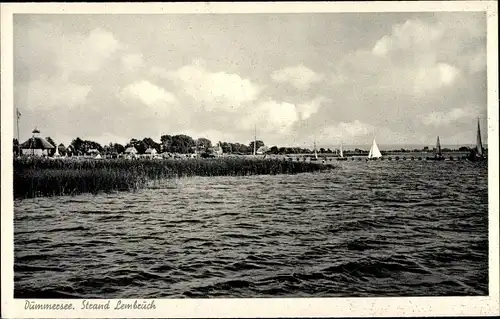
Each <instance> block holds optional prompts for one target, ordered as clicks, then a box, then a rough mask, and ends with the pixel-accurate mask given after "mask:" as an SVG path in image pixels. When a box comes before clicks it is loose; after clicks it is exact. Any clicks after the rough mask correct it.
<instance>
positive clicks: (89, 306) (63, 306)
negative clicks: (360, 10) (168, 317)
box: [24, 299, 156, 310]
mask: <svg viewBox="0 0 500 319" xmlns="http://www.w3.org/2000/svg"><path fill="white" fill-rule="evenodd" d="M24 309H26V310H75V309H76V307H75V304H74V303H73V302H70V303H58V302H50V303H48V302H37V301H31V300H26V301H25V303H24ZM79 309H81V310H151V309H156V305H155V301H154V300H142V301H139V300H132V301H130V300H121V299H118V300H113V301H111V300H108V301H99V300H86V299H84V300H82V301H81V304H80V307H79Z"/></svg>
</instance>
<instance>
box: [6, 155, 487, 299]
mask: <svg viewBox="0 0 500 319" xmlns="http://www.w3.org/2000/svg"><path fill="white" fill-rule="evenodd" d="M339 165H341V167H340V168H339V169H336V170H333V171H331V172H327V173H316V174H301V175H295V176H283V175H281V176H252V177H216V178H186V179H179V180H171V181H163V182H160V183H156V184H155V185H152V186H151V187H150V188H148V189H144V190H141V191H139V192H137V193H116V194H112V195H98V196H93V195H82V196H75V197H68V196H65V197H53V198H39V199H28V200H22V201H16V202H15V212H14V213H15V216H14V226H15V236H14V237H15V238H14V240H15V297H17V298H23V297H24V298H37V297H39V298H63V297H66V298H71V297H76V298H93V297H95V298H125V297H127V298H150V297H157V298H158V297H175V298H187V297H273V296H280V297H306V296H310V297H313V296H314V297H320V296H321V297H328V296H331V297H336V296H438V295H448V296H450V295H455V296H458V295H486V294H487V293H488V228H487V225H488V222H487V221H488V194H487V165H486V163H469V162H424V161H414V162H402V161H400V162H394V161H392V162H389V161H385V162H365V161H363V162H357V161H355V162H350V161H348V162H343V163H340V164H339Z"/></svg>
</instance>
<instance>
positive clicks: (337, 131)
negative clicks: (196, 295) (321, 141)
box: [322, 120, 375, 139]
mask: <svg viewBox="0 0 500 319" xmlns="http://www.w3.org/2000/svg"><path fill="white" fill-rule="evenodd" d="M374 132H375V127H374V126H373V125H370V124H367V123H363V122H361V121H359V120H355V121H352V122H340V123H338V124H336V125H330V126H327V127H325V128H324V129H323V131H322V136H323V137H325V138H326V137H328V138H331V137H342V138H345V139H352V138H357V137H360V136H365V135H368V134H373V133H374Z"/></svg>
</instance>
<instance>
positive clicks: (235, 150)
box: [13, 134, 470, 156]
mask: <svg viewBox="0 0 500 319" xmlns="http://www.w3.org/2000/svg"><path fill="white" fill-rule="evenodd" d="M46 140H47V141H48V142H49V143H51V144H52V145H54V146H56V145H57V148H58V151H59V154H61V155H68V156H72V155H85V154H87V153H88V152H89V151H90V150H97V151H99V152H100V153H101V154H121V153H123V152H124V151H125V150H126V149H127V148H128V147H131V146H132V147H134V148H135V149H136V150H137V153H138V154H145V152H146V150H147V149H149V148H152V149H155V150H156V151H157V152H158V153H164V152H167V153H180V154H190V153H194V152H202V153H203V152H207V153H211V152H213V150H214V146H220V147H221V148H222V151H223V152H224V153H232V154H252V153H253V151H254V141H251V142H250V143H249V144H248V145H246V144H241V143H231V142H222V141H219V142H218V143H217V144H216V145H213V144H212V141H210V140H209V139H207V138H203V137H201V138H198V139H193V138H192V137H191V136H188V135H183V134H179V135H162V136H161V137H160V141H159V142H156V141H154V140H153V139H152V138H150V137H145V138H143V139H138V138H132V139H131V140H130V141H129V142H128V143H127V144H125V145H122V144H120V143H112V142H110V143H109V144H108V145H101V144H99V143H97V142H95V141H90V140H82V139H81V138H80V137H77V138H75V139H73V141H72V142H71V144H70V145H68V146H65V145H64V144H62V143H60V144H59V145H58V144H56V142H55V141H54V140H53V139H52V138H51V137H46ZM264 145H265V143H264V142H263V141H261V140H257V141H256V147H255V149H257V150H258V149H259V148H260V147H261V146H264ZM18 146H19V142H18V140H17V139H14V147H13V150H14V152H15V153H17V152H18V150H19V148H18ZM469 150H470V148H469V147H466V146H462V147H460V148H458V149H448V148H443V149H442V151H443V152H454V151H459V152H468V151H469ZM430 151H432V149H430V148H429V147H427V146H426V147H424V148H422V149H404V148H401V149H395V150H388V151H382V154H384V153H411V152H430ZM54 152H55V149H54V150H52V151H51V153H50V154H49V155H52V154H53V153H54ZM265 152H266V153H268V154H311V153H313V152H314V149H310V148H300V147H278V146H271V147H268V148H266V150H265ZM317 152H318V153H319V154H335V153H338V149H333V150H332V149H330V148H326V149H325V148H319V149H317ZM365 153H366V154H368V150H363V149H359V148H355V149H354V150H351V149H345V150H344V154H345V155H354V154H365Z"/></svg>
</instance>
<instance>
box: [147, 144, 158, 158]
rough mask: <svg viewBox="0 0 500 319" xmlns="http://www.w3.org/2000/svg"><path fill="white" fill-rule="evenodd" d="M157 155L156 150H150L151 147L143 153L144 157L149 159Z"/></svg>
mask: <svg viewBox="0 0 500 319" xmlns="http://www.w3.org/2000/svg"><path fill="white" fill-rule="evenodd" d="M157 153H158V152H157V151H156V149H154V148H151V147H150V148H148V149H147V150H146V152H145V154H146V157H151V158H153V157H155V156H156V154H157Z"/></svg>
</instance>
